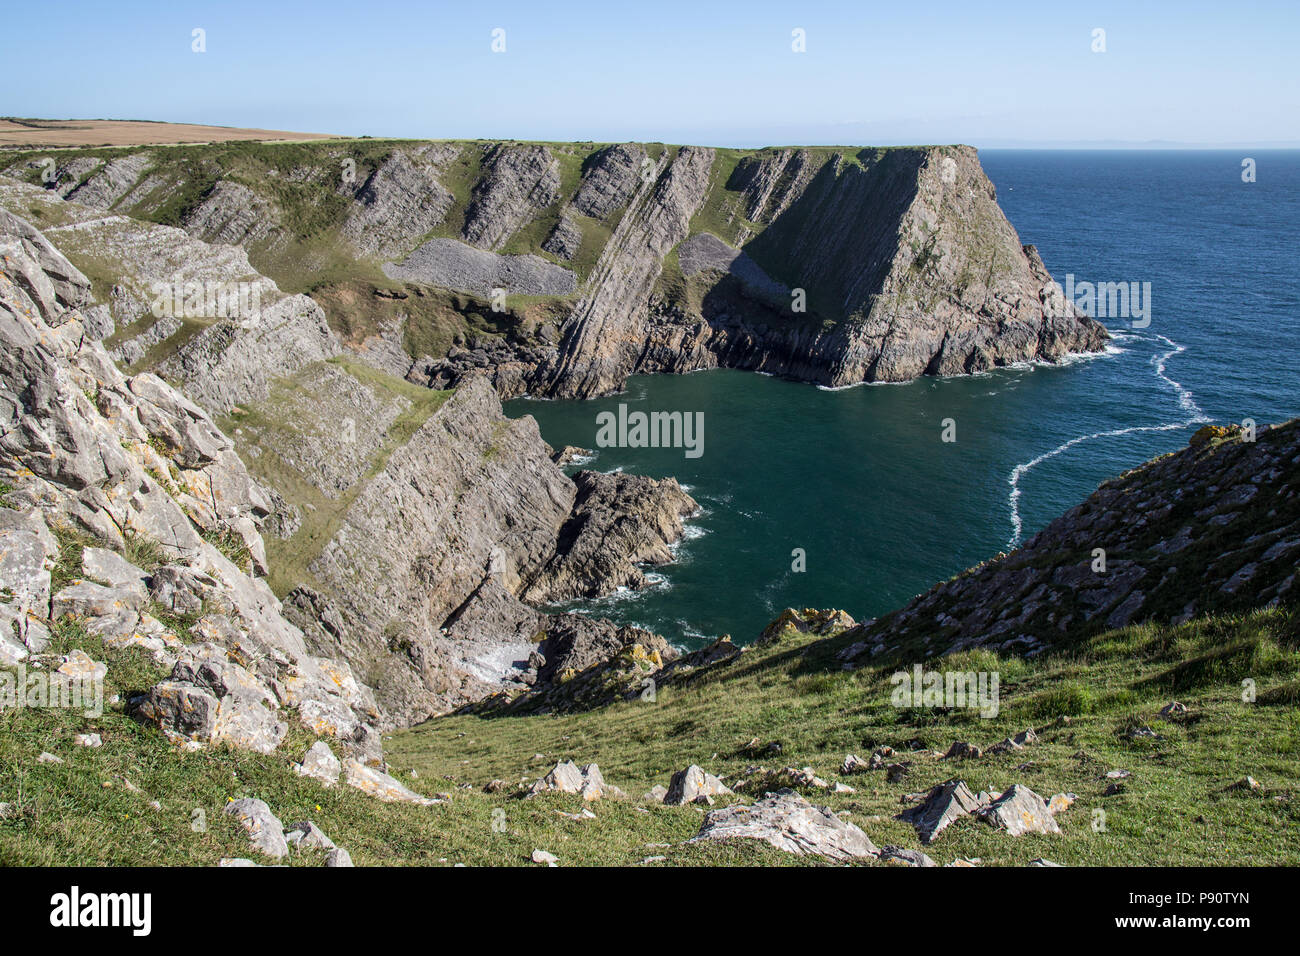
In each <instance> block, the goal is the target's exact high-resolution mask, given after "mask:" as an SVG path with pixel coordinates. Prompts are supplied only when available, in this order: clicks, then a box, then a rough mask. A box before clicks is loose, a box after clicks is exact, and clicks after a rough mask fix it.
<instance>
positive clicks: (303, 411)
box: [4, 185, 694, 725]
mask: <svg viewBox="0 0 1300 956" xmlns="http://www.w3.org/2000/svg"><path fill="white" fill-rule="evenodd" d="M5 189H6V192H5V195H6V196H9V197H10V201H11V202H15V203H24V204H27V205H28V206H29V208H32V209H36V210H38V211H41V210H46V209H48V208H49V206H48V203H49V202H50V201H51V200H50V199H49V198H48V197H47V196H46V195H44V194H43V193H42V192H41V191H37V190H33V189H32V187H27V186H18V185H11V186H8V187H5ZM55 201H57V200H55ZM42 204H44V205H42ZM58 208H59V211H60V212H63V213H67V214H69V218H68V219H67V220H65V221H64V222H63V223H62V224H60V225H54V226H50V227H47V229H46V230H45V232H46V233H48V234H49V235H50V236H52V237H54V238H55V239H56V240H57V241H58V243H59V244H60V245H62V246H64V247H65V248H67V249H68V250H69V252H70V254H71V255H73V256H75V257H77V258H78V260H79V261H81V262H83V263H84V264H85V265H86V268H88V269H90V270H91V271H92V272H94V273H96V274H100V275H103V274H106V273H107V274H108V275H111V277H112V279H113V281H112V284H111V286H110V285H109V284H108V283H104V284H103V285H102V286H101V289H102V290H103V295H102V296H101V297H102V298H105V299H107V300H108V302H107V303H104V302H100V303H95V302H93V301H92V299H93V298H94V297H95V296H94V294H93V290H92V289H91V288H90V283H89V281H88V280H86V279H85V278H84V276H82V274H81V272H80V271H78V270H77V269H76V267H74V266H72V265H71V263H69V262H68V261H67V260H66V259H64V258H63V256H62V255H61V254H60V253H59V252H57V251H55V249H54V246H53V245H52V244H51V242H50V240H49V239H48V238H47V237H46V235H45V234H43V233H42V232H41V231H40V230H37V229H36V228H35V227H33V226H31V225H29V224H27V223H26V222H23V221H21V220H18V219H16V218H13V217H10V220H7V221H9V222H10V224H9V225H8V226H6V229H5V231H6V232H8V233H12V234H14V235H15V236H21V237H22V241H26V242H29V243H38V244H39V245H40V248H42V249H45V250H48V255H47V257H46V258H47V262H46V265H45V271H43V272H42V273H41V274H40V276H37V277H31V278H27V274H28V272H29V271H31V270H22V269H17V267H15V269H16V270H17V271H15V275H17V276H19V277H24V281H25V282H26V283H27V285H28V287H29V288H30V289H31V290H32V291H31V295H33V296H35V297H37V299H38V300H39V301H41V302H43V303H45V304H47V305H49V306H50V307H53V306H54V305H55V304H59V303H58V302H57V301H56V300H57V297H58V296H59V295H63V294H64V293H63V292H59V291H52V290H59V289H63V287H64V285H67V284H68V283H70V282H72V281H74V279H75V282H76V283H78V285H77V301H78V304H79V306H80V308H81V309H83V310H84V315H83V313H82V312H79V313H78V323H77V325H76V329H77V334H78V335H79V336H84V337H85V338H86V341H87V343H88V344H87V347H88V348H91V347H93V348H94V349H96V350H98V352H99V353H102V354H103V355H104V356H105V359H104V360H105V362H107V363H108V367H109V368H112V362H111V357H110V354H111V356H114V357H117V359H118V361H119V362H120V363H122V364H124V365H127V366H128V367H129V371H130V372H131V373H133V374H135V376H136V377H135V378H134V379H132V381H133V382H136V383H137V384H136V389H137V391H139V390H140V389H144V388H145V385H144V384H140V383H146V382H152V383H155V385H154V386H151V387H153V388H155V389H167V388H169V387H170V386H169V385H168V384H167V383H168V382H169V383H171V385H174V386H176V388H179V389H180V390H182V391H183V392H185V393H186V394H187V395H188V396H190V397H192V398H193V400H194V403H193V404H191V403H190V402H189V401H187V400H184V399H181V401H185V404H186V407H187V408H189V409H191V412H192V414H193V415H196V416H201V417H202V418H203V420H204V421H205V422H208V423H209V424H208V425H207V426H206V427H208V428H211V429H212V430H213V432H214V437H213V438H211V439H210V440H209V442H210V443H213V444H214V446H215V447H219V448H221V449H223V454H224V456H225V458H226V459H229V460H230V461H231V462H232V463H233V464H234V465H238V469H237V470H236V472H235V474H237V475H239V476H242V477H241V478H240V481H242V482H243V483H244V485H246V486H247V489H246V491H245V492H244V493H245V494H246V496H251V497H250V500H252V501H255V502H256V508H255V510H253V511H251V512H249V513H247V514H242V515H241V516H240V517H239V519H238V522H237V524H236V526H235V530H236V531H237V532H238V534H240V535H241V536H242V539H243V540H244V541H245V543H246V546H247V548H248V549H249V551H250V556H251V560H252V561H253V565H254V567H255V569H256V571H257V572H258V574H260V575H268V574H269V578H268V580H269V582H270V583H271V584H273V585H274V587H275V589H276V592H277V593H279V594H281V595H284V596H287V597H288V612H287V613H289V614H290V615H291V616H292V617H293V619H294V621H295V623H296V626H295V627H294V633H295V634H298V633H299V632H298V628H299V627H300V628H301V629H302V631H304V632H306V634H307V641H306V644H304V645H302V647H301V650H303V651H304V652H305V651H307V650H308V649H310V650H311V652H313V653H319V654H322V655H323V656H328V657H334V658H338V659H340V660H346V661H348V662H349V663H350V664H351V665H352V666H354V667H356V668H357V672H358V674H359V676H360V679H361V681H362V682H363V683H364V684H366V685H367V686H369V687H371V688H373V689H374V691H375V693H376V695H377V698H378V703H379V710H378V714H379V716H378V717H377V718H376V719H378V720H380V721H381V722H383V723H384V724H386V725H387V724H394V723H407V722H412V721H416V720H419V719H423V718H424V717H427V716H429V715H430V714H432V713H436V712H439V711H441V710H445V709H448V708H450V707H454V706H458V705H460V704H462V703H465V702H466V701H470V700H474V699H477V698H478V697H481V696H483V695H485V694H489V693H493V692H496V691H498V690H500V689H501V688H502V687H503V686H506V685H509V684H511V683H517V684H520V686H525V685H531V684H532V683H534V682H535V681H536V680H537V667H536V666H534V665H530V663H529V661H530V657H531V656H532V654H533V652H534V651H535V648H536V642H537V641H538V640H542V637H539V636H537V635H542V634H544V633H545V632H546V631H547V630H548V629H550V630H556V629H557V628H558V629H560V630H564V631H568V632H572V633H581V634H588V633H590V634H596V633H599V634H606V635H613V638H614V639H626V640H629V641H633V640H636V639H637V638H638V634H636V633H633V630H632V629H624V628H616V627H614V626H612V625H609V624H607V623H605V622H599V621H588V620H587V619H585V618H580V617H577V616H572V615H560V616H556V615H550V614H546V613H544V612H539V611H536V610H534V609H533V608H531V607H529V606H528V605H526V604H524V603H523V601H522V600H521V598H522V596H523V595H524V594H525V592H529V593H530V595H531V599H532V600H534V601H543V600H554V599H559V598H560V597H562V596H565V595H567V594H568V593H569V591H568V590H566V589H569V590H571V589H572V588H573V587H574V586H575V584H576V583H578V582H581V587H582V592H581V593H584V594H605V593H609V592H611V591H613V590H614V589H615V588H617V587H621V586H629V585H630V586H634V587H635V586H640V585H643V584H644V583H645V579H644V577H643V575H642V574H641V572H640V571H638V570H637V567H636V565H637V564H638V563H641V562H647V561H654V562H658V561H662V560H665V559H666V557H668V552H667V544H668V543H669V542H671V541H673V540H675V539H676V538H677V537H678V536H680V534H681V531H682V529H681V524H680V514H681V513H682V511H683V510H686V511H689V510H692V509H693V507H694V505H693V503H692V502H690V499H689V498H687V497H686V496H684V495H682V494H681V492H680V489H677V488H676V485H675V483H672V482H663V483H660V482H649V481H643V482H634V483H632V484H629V483H627V482H623V483H620V484H619V490H618V493H616V494H609V495H602V494H590V493H584V494H583V496H582V502H581V508H580V509H579V510H577V511H575V502H577V500H578V497H579V489H578V486H577V485H576V484H575V483H574V481H573V480H571V479H570V478H568V477H567V476H566V475H565V474H564V473H563V472H562V471H561V470H560V468H559V467H558V466H557V465H556V464H554V463H553V462H552V460H551V458H550V451H551V450H550V448H549V447H548V446H547V445H546V443H545V442H544V441H542V439H541V436H540V435H539V434H538V431H537V425H536V423H535V422H534V421H533V419H531V418H523V419H519V420H516V421H512V420H510V419H507V418H505V417H504V415H503V414H502V411H501V405H500V400H499V399H498V397H497V396H496V394H495V393H494V392H493V390H492V388H491V386H490V385H489V384H488V383H487V382H486V381H485V380H483V379H475V378H466V379H465V380H464V381H463V382H462V384H461V387H460V388H459V389H457V390H456V391H455V392H454V393H451V392H448V391H435V390H430V389H427V388H424V387H422V386H417V385H414V384H411V383H409V382H406V381H403V380H401V379H396V378H393V377H392V376H390V375H387V374H385V373H383V372H380V371H377V370H375V369H373V368H371V367H369V366H367V365H366V364H364V363H362V362H360V361H358V360H357V359H356V358H355V357H353V356H351V355H349V354H347V353H346V352H345V351H344V350H343V349H342V348H341V347H340V344H339V342H338V339H337V337H336V336H335V334H334V333H333V332H332V331H331V330H330V329H329V328H328V326H327V325H326V323H325V322H324V319H323V314H322V313H321V310H320V309H319V308H318V307H317V306H316V305H315V303H313V302H312V300H311V299H310V298H308V297H306V296H302V295H285V294H284V293H282V292H281V291H280V290H279V288H278V287H277V286H276V285H275V283H273V282H271V280H269V279H268V278H266V277H264V276H261V275H260V274H258V273H257V272H256V271H255V270H253V269H252V268H251V266H250V265H249V263H248V260H247V257H246V255H245V254H244V252H243V250H242V249H240V248H238V247H232V246H223V245H210V244H208V243H205V242H202V241H200V240H196V239H193V238H191V237H190V236H188V235H187V234H186V233H184V232H182V231H180V230H176V229H172V228H170V227H164V226H157V225H151V224H147V223H143V222H140V221H138V220H133V219H129V218H127V217H121V216H115V215H111V214H110V215H105V214H103V213H102V212H97V211H93V210H89V209H86V208H85V207H76V206H73V205H72V204H66V205H61V206H59V207H58ZM4 215H6V216H8V214H7V213H5V214H4ZM14 241H18V240H17V239H15V240H14ZM24 261H25V260H24ZM60 264H62V265H60ZM60 269H64V270H65V271H66V272H67V275H68V276H71V277H73V278H67V277H65V276H64V275H63V274H62V273H60V271H59V270H60ZM110 270H111V271H110ZM173 270H176V271H173ZM173 280H174V283H173ZM158 282H162V283H163V284H164V286H165V287H166V288H168V289H170V288H172V286H173V284H175V285H177V286H179V287H181V288H188V287H189V285H190V284H191V283H195V284H197V285H199V286H202V287H207V286H209V285H211V284H212V283H218V284H225V283H240V284H244V285H249V286H253V287H254V288H256V289H257V290H258V291H259V293H260V295H261V309H260V311H259V312H258V313H257V314H256V315H254V316H251V319H252V320H251V321H249V320H248V319H246V318H244V317H242V316H232V317H220V316H212V315H209V314H206V313H203V312H200V313H199V314H197V315H191V314H189V313H185V314H183V315H182V317H181V318H180V319H178V320H176V321H175V322H170V321H168V319H170V318H171V317H170V316H163V317H158V316H156V315H155V314H154V309H153V303H151V302H150V301H149V298H148V297H149V296H150V295H151V294H152V292H153V291H154V286H155V283H158ZM51 283H55V285H53V286H51ZM67 294H70V293H67ZM60 308H63V306H62V305H61V304H60ZM87 316H93V317H94V321H92V320H91V319H90V318H88V317H87ZM92 326H95V327H97V332H98V334H90V335H87V334H86V330H87V329H89V328H90V327H92ZM155 329H160V331H159V332H158V333H157V334H150V333H152V332H153V330H155ZM105 334H107V337H106V338H105V342H104V344H103V345H100V344H98V343H96V342H95V339H96V338H98V337H100V336H103V335H105ZM142 336H148V345H147V347H145V346H139V347H138V348H136V349H134V350H132V349H128V348H127V346H129V345H130V344H132V343H135V342H136V341H137V340H138V339H140V338H141V337H142ZM106 346H107V347H108V348H112V349H113V352H112V353H109V352H108V351H106V349H105V347H106ZM128 359H133V360H132V361H128ZM151 371H152V372H156V373H157V374H158V375H160V376H162V377H163V378H157V377H155V376H154V375H152V374H149V372H151ZM51 374H52V373H51ZM163 379H166V380H167V381H166V382H164V381H163ZM209 416H212V417H213V418H215V419H216V421H215V422H213V421H212V418H210V417H209ZM158 427H160V428H162V427H163V426H161V425H160V426H158ZM175 430H176V429H175V428H168V429H167V431H166V434H168V435H171V434H172V432H173V431H175ZM190 430H191V431H193V429H192V428H191V429H190ZM227 434H228V435H229V436H230V437H229V438H228V437H226V436H227ZM170 440H172V441H174V442H176V443H178V444H179V446H180V447H181V448H182V449H184V447H185V446H184V445H183V444H182V443H180V439H179V438H174V439H170ZM110 444H111V443H110ZM182 454H183V455H184V456H186V457H184V459H183V460H184V461H185V462H189V461H190V460H191V459H192V458H194V454H190V453H189V452H184V451H183V452H182ZM195 454H197V453H195ZM236 454H237V455H238V456H239V457H236ZM241 458H242V462H241V461H240V459H241ZM101 459H102V460H104V461H115V460H116V451H115V450H114V449H113V448H111V447H106V448H105V450H103V451H102V453H97V454H96V455H86V454H78V455H77V456H73V457H72V458H71V459H70V460H69V461H67V462H63V461H60V455H54V456H53V461H52V467H57V468H60V469H62V471H60V472H59V477H60V479H61V480H64V481H69V482H84V481H88V480H90V479H89V478H87V477H86V476H83V475H81V473H80V471H78V470H77V469H79V468H81V467H82V465H81V464H80V463H82V462H86V463H88V464H86V466H85V467H90V464H93V463H94V462H95V461H99V460H101ZM244 464H247V466H248V469H249V470H251V472H252V473H253V476H250V475H248V474H247V472H245V470H244ZM69 469H72V471H69ZM65 472H66V474H65ZM227 474H228V470H223V471H222V472H221V473H220V475H219V476H218V478H217V479H215V480H216V482H217V485H218V487H219V488H222V487H223V486H222V485H221V483H222V482H223V481H225V482H229V481H231V480H233V479H230V478H228V477H225V476H227ZM241 487H243V486H242V485H241ZM688 503H689V506H688ZM246 510H247V509H246ZM661 512H662V513H663V514H671V515H672V517H671V519H670V520H669V519H655V520H649V521H645V522H642V519H641V517H640V516H641V515H643V514H644V515H647V516H649V515H657V514H659V513H661ZM149 514H151V515H152V514H153V512H149ZM168 514H170V512H167V511H163V512H159V513H158V515H155V516H154V518H153V519H152V523H150V524H149V525H148V527H146V528H141V529H138V530H140V531H141V533H143V534H145V535H146V537H147V538H148V539H149V540H153V539H155V538H159V539H165V540H171V539H173V538H176V537H177V536H178V535H180V536H181V538H178V539H177V540H182V539H184V540H188V537H187V536H186V534H185V532H184V530H183V524H180V523H177V522H174V521H171V520H170V519H168V520H164V518H166V516H167V515H168ZM625 514H626V515H627V516H629V517H630V518H631V520H632V522H633V523H632V524H631V525H628V527H633V526H635V527H637V528H638V529H639V530H638V532H637V533H636V534H629V535H624V536H623V537H621V538H617V539H616V538H610V537H608V536H607V537H606V538H605V539H604V542H605V546H604V547H603V548H600V549H596V548H593V547H591V546H590V543H589V541H590V536H587V537H582V536H578V535H570V534H568V533H567V531H566V532H565V534H564V535H562V534H561V532H562V531H564V530H565V529H568V528H572V527H573V526H574V525H575V522H579V523H583V524H584V525H589V526H590V527H600V526H605V525H610V524H613V523H615V522H616V521H619V519H621V518H623V517H624V516H625ZM83 519H84V520H83V523H85V522H89V521H91V520H94V521H96V522H97V524H98V526H99V531H98V532H97V533H102V534H104V535H109V534H112V533H113V531H112V522H111V521H110V520H109V513H108V512H105V511H103V510H102V509H99V510H97V509H91V510H90V511H88V512H86V513H85V515H83ZM173 525H175V527H173ZM177 529H181V530H177ZM259 529H264V530H265V531H266V532H267V538H266V539H265V540H264V539H263V538H262V537H261V535H260V534H259V533H258V532H259ZM258 587H259V588H260V589H261V590H263V591H264V592H265V594H266V595H268V596H270V595H271V591H270V590H269V589H268V588H267V587H266V582H259V585H258ZM277 613H278V612H277ZM296 640H298V641H301V640H302V638H301V635H299V637H298V638H296Z"/></svg>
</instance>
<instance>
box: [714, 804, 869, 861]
mask: <svg viewBox="0 0 1300 956" xmlns="http://www.w3.org/2000/svg"><path fill="white" fill-rule="evenodd" d="M702 840H762V841H763V842H764V843H768V844H770V845H772V846H774V847H776V848H777V849H778V850H784V851H785V852H787V853H793V854H795V855H797V856H806V855H814V856H820V857H824V858H826V859H828V860H832V861H834V862H837V863H851V862H855V861H861V860H865V859H874V858H876V857H878V856H879V855H880V850H879V849H878V848H877V847H876V845H875V844H874V843H872V842H871V840H870V839H869V838H868V837H867V835H866V834H865V833H863V832H862V830H861V829H859V828H858V827H856V826H854V825H853V824H852V823H848V822H846V821H844V820H841V819H840V818H839V817H838V816H836V815H835V814H834V813H832V812H831V811H830V810H828V809H826V808H825V807H817V806H813V805H812V804H811V803H809V802H808V801H807V800H805V799H804V798H803V797H801V796H799V794H797V793H795V792H794V791H793V790H779V791H777V792H776V793H770V794H768V795H767V796H765V797H764V798H763V799H761V800H759V801H758V802H756V803H754V804H751V805H745V804H736V805H733V806H730V807H724V808H722V809H719V810H710V811H709V814H708V816H706V817H705V818H704V823H703V825H702V826H701V827H700V832H699V834H698V835H696V836H695V837H694V838H693V839H692V842H698V841H702Z"/></svg>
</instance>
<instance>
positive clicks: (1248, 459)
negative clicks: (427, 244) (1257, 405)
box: [840, 420, 1300, 665]
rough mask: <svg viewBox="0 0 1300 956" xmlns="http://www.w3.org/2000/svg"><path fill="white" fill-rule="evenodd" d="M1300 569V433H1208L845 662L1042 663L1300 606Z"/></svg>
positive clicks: (857, 632) (1107, 489) (973, 572)
mask: <svg viewBox="0 0 1300 956" xmlns="http://www.w3.org/2000/svg"><path fill="white" fill-rule="evenodd" d="M1297 558H1300V420H1292V421H1290V422H1287V423H1286V424H1284V425H1279V426H1274V427H1272V428H1267V427H1264V428H1261V429H1259V431H1258V433H1257V434H1254V435H1252V434H1251V433H1248V432H1245V431H1243V429H1242V428H1241V427H1240V426H1231V427H1215V426H1206V427H1205V428H1203V429H1201V430H1200V431H1199V432H1197V433H1196V434H1195V435H1193V436H1192V439H1191V443H1190V444H1189V445H1188V447H1186V448H1184V449H1182V450H1180V451H1178V452H1175V453H1173V454H1171V455H1166V456H1164V457H1162V458H1157V459H1155V460H1154V461H1151V462H1149V463H1147V464H1145V465H1142V466H1140V467H1139V468H1135V469H1133V470H1132V471H1129V472H1126V473H1125V474H1123V475H1121V476H1119V477H1118V478H1114V479H1111V480H1110V481H1107V482H1105V483H1104V484H1103V485H1102V486H1101V487H1100V488H1099V489H1098V490H1097V491H1096V492H1095V493H1094V494H1093V495H1092V496H1091V497H1089V498H1088V499H1087V500H1086V501H1084V502H1083V503H1082V504H1080V505H1077V506H1076V507H1074V508H1071V509H1070V510H1069V511H1067V512H1066V513H1065V514H1064V515H1062V516H1061V517H1059V518H1057V519H1056V520H1055V521H1053V522H1052V523H1051V524H1049V525H1048V526H1047V527H1046V528H1044V529H1043V530H1042V531H1040V532H1039V533H1038V534H1036V535H1035V536H1034V537H1033V538H1031V539H1030V540H1029V541H1027V542H1026V543H1025V545H1024V546H1023V547H1021V548H1019V549H1017V550H1016V551H1013V552H1012V553H1011V554H1007V555H1001V556H999V557H997V558H995V559H993V560H992V561H988V562H986V563H984V564H982V565H980V566H978V567H976V568H972V569H970V570H969V571H966V572H965V573H963V574H961V575H958V576H957V577H956V578H954V579H952V580H951V581H947V582H945V583H943V584H939V585H937V586H935V587H934V588H932V589H931V590H930V591H928V592H927V593H925V594H923V595H921V596H920V597H918V598H916V599H915V600H913V601H912V602H911V603H909V604H908V605H906V606H905V607H903V608H901V609H900V610H898V611H895V612H893V613H891V614H888V615H885V616H883V617H880V618H878V619H876V620H874V621H869V622H866V623H864V624H861V625H859V626H858V627H856V628H854V629H852V630H850V631H848V632H846V633H845V635H844V637H843V638H842V639H841V640H842V641H845V642H847V643H848V646H847V647H845V648H844V649H843V650H842V651H841V652H840V659H841V660H843V661H845V662H846V663H849V664H850V665H851V664H853V663H855V662H866V661H868V660H870V659H871V658H872V657H873V656H876V655H880V654H885V653H887V652H894V651H900V650H904V649H906V650H909V651H913V652H915V651H918V650H919V651H922V652H924V653H928V654H939V653H951V652H956V651H960V650H964V649H966V648H971V647H992V648H995V649H997V650H999V651H1008V652H1015V653H1026V654H1034V653H1038V652H1040V651H1042V650H1044V649H1045V648H1047V647H1050V646H1052V645H1054V644H1058V643H1061V642H1064V641H1067V640H1077V639H1078V638H1081V637H1085V636H1087V635H1089V634H1094V633H1098V632H1100V631H1103V630H1108V629H1111V628H1116V627H1122V626H1124V625H1126V624H1138V623H1141V622H1143V621H1151V620H1155V621H1159V622H1161V623H1170V622H1173V623H1178V622H1181V621H1185V620H1188V619H1189V618H1191V617H1192V616H1193V615H1200V614H1207V613H1216V612H1225V613H1230V612H1233V611H1237V610H1244V609H1247V608H1253V607H1258V606H1260V605H1266V604H1269V603H1271V602H1277V601H1281V600H1291V599H1292V598H1293V596H1294V595H1295V593H1296V590H1295V589H1296V561H1297Z"/></svg>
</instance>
